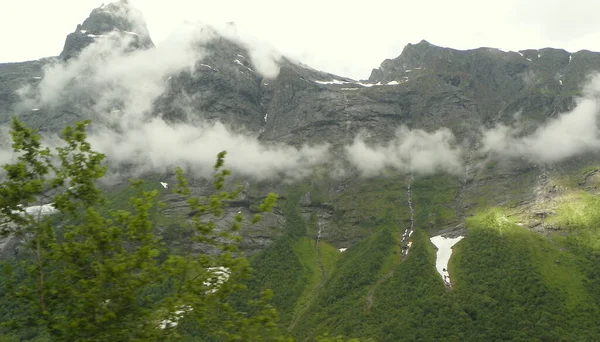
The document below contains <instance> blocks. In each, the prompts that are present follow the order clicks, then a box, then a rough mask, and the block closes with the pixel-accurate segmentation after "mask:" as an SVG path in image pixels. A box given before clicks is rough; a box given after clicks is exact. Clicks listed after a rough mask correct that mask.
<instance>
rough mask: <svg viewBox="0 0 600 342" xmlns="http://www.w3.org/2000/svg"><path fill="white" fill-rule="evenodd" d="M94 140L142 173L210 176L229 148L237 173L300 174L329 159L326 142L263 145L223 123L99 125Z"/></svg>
mask: <svg viewBox="0 0 600 342" xmlns="http://www.w3.org/2000/svg"><path fill="white" fill-rule="evenodd" d="M90 142H91V144H92V146H93V147H94V148H95V149H97V150H98V151H100V152H103V153H105V154H106V155H107V156H108V157H109V160H110V161H111V163H117V164H125V165H133V166H134V167H135V169H136V171H137V172H138V173H140V172H148V171H156V170H162V169H164V168H172V167H175V166H184V167H185V166H187V167H189V169H190V170H192V171H193V173H194V174H197V175H202V176H208V175H210V174H211V172H212V166H213V165H214V162H215V158H216V155H217V153H219V152H221V151H223V150H226V151H227V152H228V153H227V157H226V159H225V160H226V167H227V168H229V169H231V170H233V171H234V173H235V174H236V175H240V176H249V177H253V178H256V179H269V178H273V177H276V176H283V177H286V178H292V179H297V178H302V177H305V176H308V175H309V174H310V173H311V172H312V169H313V168H314V167H315V166H317V165H321V164H325V163H326V162H327V161H328V159H329V154H328V150H329V147H328V146H327V145H320V146H303V147H301V148H295V147H291V146H286V145H282V144H273V145H264V144H262V143H260V142H259V141H258V140H256V139H255V138H253V137H250V136H245V135H241V134H235V133H232V132H231V131H229V130H228V129H227V128H226V127H225V126H224V125H223V124H221V123H215V124H207V123H202V124H199V125H195V126H192V125H184V124H178V125H172V124H168V123H166V122H165V121H163V120H162V119H160V118H155V119H152V120H150V121H149V122H144V123H140V124H139V125H136V126H135V127H134V128H132V129H130V130H128V131H126V132H117V131H114V130H110V129H102V130H96V131H95V132H94V133H93V134H92V135H91V136H90Z"/></svg>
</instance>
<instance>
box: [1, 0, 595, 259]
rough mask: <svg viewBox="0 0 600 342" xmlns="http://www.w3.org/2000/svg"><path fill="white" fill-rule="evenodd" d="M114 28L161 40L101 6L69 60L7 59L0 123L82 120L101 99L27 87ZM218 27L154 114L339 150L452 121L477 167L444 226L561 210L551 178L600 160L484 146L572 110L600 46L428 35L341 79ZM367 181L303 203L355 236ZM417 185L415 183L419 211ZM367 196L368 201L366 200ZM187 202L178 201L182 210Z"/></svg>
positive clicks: (342, 238) (272, 228) (78, 34)
mask: <svg viewBox="0 0 600 342" xmlns="http://www.w3.org/2000/svg"><path fill="white" fill-rule="evenodd" d="M206 30H210V29H209V28H206ZM110 34H119V35H129V36H131V38H132V39H131V46H130V48H132V49H151V48H153V46H154V45H153V43H152V40H151V39H150V35H149V33H148V31H147V29H146V25H145V23H144V22H143V19H142V16H141V14H140V13H139V12H138V11H137V10H135V9H134V8H132V7H131V6H130V4H129V3H128V2H127V1H120V2H118V3H114V4H109V5H105V6H102V7H100V8H97V9H95V10H93V11H92V13H91V14H90V16H89V18H87V19H86V20H85V21H84V22H83V23H82V24H81V25H78V26H77V29H76V30H75V32H73V33H71V34H69V36H68V37H67V39H66V42H65V46H64V49H63V51H62V52H61V54H60V56H59V59H46V60H40V61H31V62H25V63H11V64H0V124H1V123H6V122H7V121H9V120H10V117H11V116H12V115H15V114H16V115H18V116H19V117H20V118H21V119H22V120H23V121H25V122H26V123H27V124H29V125H30V126H32V127H35V128H39V129H41V130H45V131H50V132H56V131H58V130H59V129H60V128H62V127H63V126H64V125H65V124H68V123H72V122H73V121H76V120H80V119H81V117H80V116H78V115H75V114H74V112H75V110H76V108H82V107H83V106H84V105H86V104H87V103H86V102H85V101H89V102H90V103H92V100H89V99H83V97H80V96H75V95H72V94H71V95H69V96H72V97H73V98H70V97H69V98H67V99H66V100H64V101H63V102H64V103H62V104H61V105H60V106H57V107H55V108H23V107H22V106H21V98H20V96H19V93H18V90H19V89H20V88H22V87H24V86H30V87H33V88H35V87H36V85H37V84H38V83H39V82H40V78H41V77H43V75H42V73H43V67H44V65H45V64H46V63H49V62H53V63H55V62H59V63H65V61H66V60H70V59H73V58H76V57H77V56H78V54H79V53H80V52H81V51H82V50H84V49H85V48H86V47H87V46H88V45H89V44H91V43H92V42H94V41H95V40H96V39H98V37H99V36H102V35H110ZM213 35H214V36H215V38H214V39H210V40H208V41H203V42H199V43H198V45H197V46H196V48H197V49H198V50H199V51H202V52H203V54H204V55H205V57H204V58H203V59H201V60H198V61H196V63H195V67H194V68H193V69H194V71H181V72H179V71H178V72H173V73H172V74H171V75H168V77H167V78H166V79H165V80H164V82H165V88H166V89H165V91H164V92H163V93H162V94H161V95H160V96H159V97H158V98H157V99H156V101H155V102H154V104H153V106H152V109H151V113H149V115H150V116H161V117H162V118H164V119H165V120H166V121H170V122H196V121H220V122H223V123H224V124H226V125H227V126H229V127H231V128H232V129H234V130H238V131H244V132H245V133H246V134H249V135H252V136H255V137H257V138H258V139H259V140H261V141H263V142H265V143H270V142H277V143H285V144H291V145H296V146H299V145H302V144H306V143H310V144H315V143H322V142H327V143H330V144H332V145H333V149H334V151H338V152H339V151H340V149H341V147H342V146H343V145H344V144H348V143H351V142H352V141H353V139H354V138H355V137H356V135H357V134H358V133H360V132H362V131H366V132H368V133H369V134H370V135H369V139H370V140H369V142H371V143H385V142H387V141H389V140H390V139H392V138H393V137H394V135H395V132H396V130H397V128H398V127H400V126H407V127H409V128H411V129H423V130H425V131H428V132H433V131H435V130H437V129H439V128H441V127H446V128H449V129H450V130H452V132H453V133H454V135H455V136H456V137H457V140H458V142H459V143H460V144H461V145H462V146H463V147H464V149H465V151H468V153H467V155H465V156H464V159H465V160H464V163H465V165H466V170H465V174H464V175H463V176H461V177H458V179H455V187H456V193H455V194H454V197H453V199H452V200H451V202H452V203H447V206H448V207H450V208H452V210H453V213H454V214H455V216H456V219H455V220H453V221H451V222H446V223H444V224H443V225H442V226H437V227H435V229H455V228H456V227H459V228H460V226H461V224H460V222H461V219H462V218H463V217H464V215H466V214H467V212H468V211H469V209H470V208H473V207H475V206H478V205H495V204H506V203H509V202H514V203H517V204H518V205H520V206H522V207H523V208H525V209H524V210H531V211H532V213H533V212H534V211H540V210H545V212H550V211H548V210H549V209H550V208H546V207H544V205H542V204H543V203H549V202H548V201H546V202H543V203H542V202H540V201H537V202H536V198H539V197H540V196H541V195H540V193H543V192H544V191H546V192H547V189H548V186H547V185H546V183H543V182H540V177H541V175H545V176H544V177H552V175H553V174H565V173H568V172H571V170H575V169H577V168H579V167H581V165H586V164H589V163H591V162H596V159H595V157H593V156H592V157H589V156H588V157H581V158H579V159H572V160H569V161H567V162H564V163H562V164H557V165H553V166H552V167H545V166H541V165H534V164H531V163H527V162H525V161H523V160H506V161H501V162H499V163H496V164H493V163H489V161H488V160H487V159H486V157H485V156H483V155H479V154H477V152H476V151H477V148H478V146H479V144H480V142H481V141H480V140H481V134H480V132H481V128H482V127H490V126H492V125H495V124H498V123H505V124H510V123H512V122H513V121H514V115H515V113H520V114H521V120H522V122H523V123H524V125H525V131H527V130H529V131H531V130H533V129H535V128H536V127H539V126H540V124H541V123H543V122H544V121H545V120H547V119H548V118H551V117H553V116H555V115H557V113H561V112H564V111H566V110H569V109H571V108H573V107H574V105H575V99H576V98H577V97H578V96H580V95H581V94H582V90H583V85H584V84H585V77H586V76H587V75H589V74H591V73H592V72H594V71H598V70H600V53H596V52H590V51H585V50H584V51H579V52H576V53H569V52H567V51H564V50H559V49H550V48H548V49H541V50H522V51H510V52H505V51H501V50H498V49H493V48H479V49H474V50H465V51H461V50H454V49H449V48H443V47H439V46H435V45H432V44H430V43H428V42H427V41H421V42H420V43H418V44H409V45H407V46H406V47H405V49H404V51H403V52H402V54H401V55H400V56H398V57H397V58H394V59H388V60H385V61H384V62H383V63H382V64H381V66H380V67H379V68H377V69H374V70H373V71H372V73H371V76H370V77H369V79H368V80H363V81H356V80H352V79H349V78H346V77H341V76H336V75H332V74H329V73H326V72H321V71H318V70H314V69H312V68H310V67H307V66H305V65H302V64H300V63H297V62H294V61H291V60H289V59H286V58H281V59H279V61H278V67H279V73H278V75H277V76H276V77H274V78H268V77H265V76H262V75H261V73H260V72H259V70H258V68H257V66H256V65H255V64H254V61H253V59H252V58H251V53H250V51H248V49H247V48H246V47H245V46H243V45H241V44H239V43H237V42H235V41H232V40H230V39H228V38H225V37H220V36H218V35H217V34H216V33H215V32H213ZM72 86H73V87H76V86H77V84H73V85H72ZM94 91H105V90H94ZM92 93H93V92H92ZM67 95H68V94H67ZM92 119H94V117H92ZM486 163H487V164H486ZM169 181H170V180H169ZM403 181H407V180H403ZM365 182H366V181H365V180H363V179H361V178H359V177H357V176H356V174H354V173H352V172H350V173H349V175H347V177H346V178H344V179H341V180H340V179H336V180H332V181H331V182H329V183H328V184H326V185H324V186H323V189H325V190H323V192H324V193H325V194H324V195H323V196H324V198H325V200H320V201H317V200H314V198H313V197H314V196H308V197H306V198H304V199H303V201H302V203H300V206H301V207H302V210H303V214H304V216H306V218H307V220H308V219H310V218H311V217H314V218H315V220H316V221H318V225H319V227H321V228H323V229H322V232H323V235H322V236H323V238H325V239H329V241H330V242H332V243H334V244H338V245H341V244H343V247H347V246H348V245H349V244H351V243H353V242H356V241H358V240H359V239H360V238H361V237H364V235H360V234H358V233H354V232H355V231H359V230H360V229H354V228H355V227H363V226H365V225H368V224H372V222H369V223H368V224H367V223H365V222H361V221H360V218H359V216H360V215H358V214H357V212H358V211H359V210H358V209H355V208H352V207H351V206H350V205H345V206H344V205H342V204H340V203H343V202H344V201H343V197H344V194H349V193H360V191H362V190H363V188H362V186H363V185H364V184H365ZM542 183H543V184H542ZM369 184H370V183H369ZM540 184H541V185H540ZM252 186H254V184H251V185H248V186H247V187H246V188H249V187H252ZM207 188H208V185H207V184H206V183H203V182H199V183H198V184H197V186H195V190H196V191H197V192H198V193H205V192H206V191H207V190H206V189H207ZM371 188H372V187H371ZM401 188H402V189H404V185H403V187H401ZM266 189H268V190H275V191H277V192H278V193H280V194H284V193H285V186H284V185H282V184H266V185H265V184H262V185H260V186H256V189H254V190H253V192H251V194H250V195H249V198H251V200H248V201H247V202H244V203H245V204H240V203H241V202H240V203H237V204H235V203H234V204H232V205H231V207H230V208H228V209H227V210H228V215H229V214H232V215H233V214H234V213H236V212H237V211H240V210H242V211H243V212H245V213H247V214H251V213H253V211H252V209H251V208H252V207H253V205H256V203H257V202H258V201H259V200H260V198H261V196H262V195H264V194H265V190H266ZM536 189H541V190H539V191H538V190H536ZM367 190H368V189H367ZM403 191H404V190H401V192H400V191H399V192H398V194H400V193H403ZM418 191H419V190H418V189H416V188H415V190H414V192H415V193H414V196H415V198H417V199H416V200H415V203H414V205H415V208H416V209H415V210H416V211H417V212H418V210H419V206H420V203H419V200H418V198H419V192H418ZM536 191H537V192H536ZM548 191H549V190H548ZM249 192H250V191H249ZM340 198H341V199H340ZM313 200H314V203H313ZM328 200H332V202H331V203H327V201H328ZM336 201H337V202H336ZM358 201H360V202H364V201H365V200H364V199H363V198H362V197H361V198H360V199H358ZM399 202H402V203H405V200H404V199H402V201H399ZM540 203H542V204H540ZM179 204H181V203H177V202H176V201H175V202H169V205H173V206H174V207H177V206H178V205H179ZM229 211H230V213H229ZM166 214H169V213H166ZM169 215H170V214H169ZM230 216H231V215H230ZM434 216H435V215H434ZM231 217H232V216H231ZM532 217H533V218H532V221H531V222H527V224H528V225H531V226H535V225H536V222H537V221H536V220H537V219H536V217H535V214H532ZM431 221H432V222H433V221H435V218H432V219H431ZM282 222H284V217H283V215H282V213H281V211H278V212H276V213H274V214H272V216H269V217H268V218H267V220H266V221H265V223H264V225H263V226H258V227H257V228H255V229H254V230H251V231H249V233H248V234H247V239H248V240H245V241H247V242H245V243H247V245H246V247H245V248H246V249H247V250H249V251H256V250H258V249H262V248H264V247H265V246H266V245H268V244H269V243H270V242H271V241H272V239H274V238H275V237H276V236H277V235H278V234H280V233H281V229H280V228H278V229H279V230H277V229H276V227H280V226H281V223H282ZM373 222H376V218H373ZM417 224H418V222H417ZM319 231H321V230H319ZM349 232H351V233H349ZM315 234H316V233H315ZM353 234H355V235H353ZM356 234H358V235H356ZM365 234H366V233H365Z"/></svg>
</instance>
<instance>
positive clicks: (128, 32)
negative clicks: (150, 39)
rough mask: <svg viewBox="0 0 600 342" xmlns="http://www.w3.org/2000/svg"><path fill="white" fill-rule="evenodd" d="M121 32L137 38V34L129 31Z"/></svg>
mask: <svg viewBox="0 0 600 342" xmlns="http://www.w3.org/2000/svg"><path fill="white" fill-rule="evenodd" d="M123 32H125V33H127V34H132V35H134V36H139V34H137V33H135V32H130V31H123Z"/></svg>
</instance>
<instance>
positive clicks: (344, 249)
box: [340, 248, 348, 253]
mask: <svg viewBox="0 0 600 342" xmlns="http://www.w3.org/2000/svg"><path fill="white" fill-rule="evenodd" d="M347 249H348V248H340V252H342V253H343V252H345V251H346V250H347Z"/></svg>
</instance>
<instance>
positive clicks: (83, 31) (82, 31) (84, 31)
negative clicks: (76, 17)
mask: <svg viewBox="0 0 600 342" xmlns="http://www.w3.org/2000/svg"><path fill="white" fill-rule="evenodd" d="M79 32H81V33H86V32H87V30H79Z"/></svg>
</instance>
